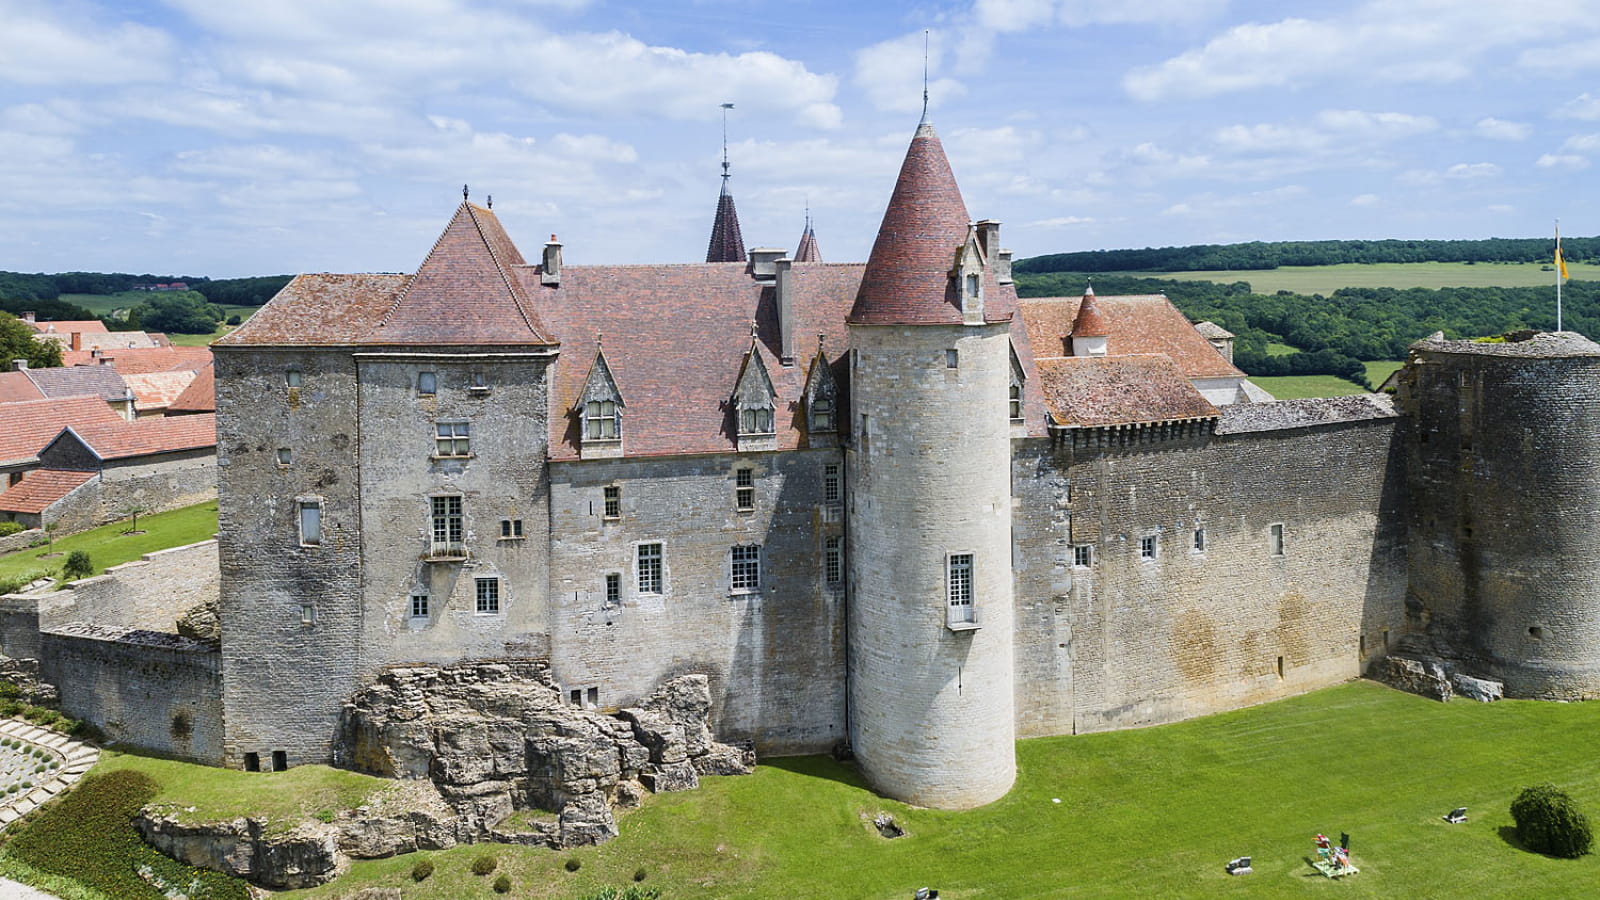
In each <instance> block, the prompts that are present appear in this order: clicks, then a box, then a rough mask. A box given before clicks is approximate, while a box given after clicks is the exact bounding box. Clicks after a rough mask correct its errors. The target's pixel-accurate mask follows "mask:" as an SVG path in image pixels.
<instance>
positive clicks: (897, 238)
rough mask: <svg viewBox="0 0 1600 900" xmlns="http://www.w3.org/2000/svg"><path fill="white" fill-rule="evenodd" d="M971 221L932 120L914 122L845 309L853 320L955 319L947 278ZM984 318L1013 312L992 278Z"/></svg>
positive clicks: (954, 290) (952, 287) (956, 299)
mask: <svg viewBox="0 0 1600 900" xmlns="http://www.w3.org/2000/svg"><path fill="white" fill-rule="evenodd" d="M970 224H971V219H970V218H969V217H968V215H967V207H966V204H965V203H964V202H963V201H962V199H961V189H960V188H959V187H957V186H956V179H955V175H954V174H952V173H951V171H950V162H949V160H947V159H946V158H945V155H944V146H943V145H942V144H940V143H939V136H938V135H937V134H935V133H934V130H933V126H932V125H929V124H928V123H926V122H924V123H923V124H921V125H918V126H917V131H916V134H915V135H913V136H912V138H911V146H910V147H908V148H907V149H906V158H905V161H904V162H903V163H902V164H901V166H900V177H899V180H897V181H896V182H895V186H894V193H893V194H892V195H891V196H890V197H889V206H888V208H887V209H885V210H884V212H883V222H882V224H880V225H879V226H878V237H877V239H876V240H875V241H874V242H873V244H872V254H871V256H869V257H868V258H867V266H866V269H865V271H864V273H863V274H862V277H861V290H860V292H859V293H858V294H857V295H856V301H855V305H854V306H853V307H852V308H851V309H850V319H849V321H850V322H851V323H852V324H858V325H959V324H961V321H962V319H961V298H960V296H959V294H958V289H959V286H958V285H957V284H956V280H955V279H954V278H953V277H952V276H951V270H952V269H953V268H954V266H955V262H956V253H957V252H958V251H960V250H961V249H962V245H963V244H964V243H965V242H966V240H967V236H968V230H969V229H968V226H969V225H970ZM986 282H988V283H986V284H985V296H986V297H988V298H990V301H991V302H986V303H985V304H984V317H985V320H986V321H989V322H1004V321H1006V320H1008V319H1010V318H1011V309H1010V308H1009V307H1008V306H1007V305H1006V304H1005V303H1003V302H999V301H1000V297H999V294H1000V292H999V291H998V290H996V288H997V287H998V286H997V285H996V284H994V283H993V279H992V277H990V278H986Z"/></svg>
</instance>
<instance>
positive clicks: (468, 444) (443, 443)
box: [433, 422, 472, 457]
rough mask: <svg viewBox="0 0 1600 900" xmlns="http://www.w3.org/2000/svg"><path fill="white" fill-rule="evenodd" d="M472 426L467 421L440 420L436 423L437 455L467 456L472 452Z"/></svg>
mask: <svg viewBox="0 0 1600 900" xmlns="http://www.w3.org/2000/svg"><path fill="white" fill-rule="evenodd" d="M471 432H472V426H471V425H469V424H467V423H466V422H439V423H436V424H435V425H434V449H433V452H434V455H435V456H455V457H461V456H467V455H468V454H470V453H471V452H472V441H471Z"/></svg>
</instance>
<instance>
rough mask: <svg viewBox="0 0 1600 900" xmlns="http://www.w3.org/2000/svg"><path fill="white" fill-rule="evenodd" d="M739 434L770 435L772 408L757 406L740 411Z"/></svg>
mask: <svg viewBox="0 0 1600 900" xmlns="http://www.w3.org/2000/svg"><path fill="white" fill-rule="evenodd" d="M739 433H740V434H772V433H773V432H772V407H770V406H757V407H754V408H751V409H744V410H740V414H739Z"/></svg>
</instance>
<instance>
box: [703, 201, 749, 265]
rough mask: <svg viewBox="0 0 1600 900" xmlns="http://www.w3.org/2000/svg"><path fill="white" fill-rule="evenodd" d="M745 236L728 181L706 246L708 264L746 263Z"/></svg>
mask: <svg viewBox="0 0 1600 900" xmlns="http://www.w3.org/2000/svg"><path fill="white" fill-rule="evenodd" d="M744 261H745V254H744V234H743V232H741V231H740V230H739V211H738V210H737V209H734V207H733V195H732V194H730V193H728V184H727V182H726V181H724V182H723V184H722V195H721V196H719V197H718V198H717V217H716V218H715V219H713V220H712V222H711V241H710V242H709V243H708V244H707V245H706V262H709V263H721V262H744Z"/></svg>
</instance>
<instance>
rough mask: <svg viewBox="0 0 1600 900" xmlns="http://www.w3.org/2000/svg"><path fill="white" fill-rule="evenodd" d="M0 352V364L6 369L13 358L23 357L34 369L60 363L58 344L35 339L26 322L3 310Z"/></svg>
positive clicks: (0, 324)
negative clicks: (1, 354)
mask: <svg viewBox="0 0 1600 900" xmlns="http://www.w3.org/2000/svg"><path fill="white" fill-rule="evenodd" d="M0 353H3V354H4V357H3V358H0V365H3V366H4V367H5V368H8V369H9V368H10V367H11V361H12V360H14V359H25V360H27V361H28V365H29V366H32V367H33V368H35V369H48V368H53V367H55V366H59V365H61V345H60V344H58V343H56V342H55V341H41V340H37V339H36V338H34V336H33V329H32V328H31V327H29V325H28V323H26V322H24V321H22V320H21V319H19V318H17V317H16V316H13V315H11V314H10V313H4V312H0Z"/></svg>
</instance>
